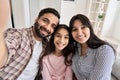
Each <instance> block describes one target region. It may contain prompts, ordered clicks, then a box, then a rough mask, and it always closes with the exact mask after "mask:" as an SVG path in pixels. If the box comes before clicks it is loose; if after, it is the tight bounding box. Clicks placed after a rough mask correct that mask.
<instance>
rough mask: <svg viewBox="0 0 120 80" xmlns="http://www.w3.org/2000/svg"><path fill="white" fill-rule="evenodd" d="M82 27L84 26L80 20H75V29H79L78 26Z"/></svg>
mask: <svg viewBox="0 0 120 80" xmlns="http://www.w3.org/2000/svg"><path fill="white" fill-rule="evenodd" d="M81 25H83V24H82V22H81V21H80V20H75V21H74V23H73V27H77V26H81Z"/></svg>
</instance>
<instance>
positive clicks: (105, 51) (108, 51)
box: [97, 45, 115, 57]
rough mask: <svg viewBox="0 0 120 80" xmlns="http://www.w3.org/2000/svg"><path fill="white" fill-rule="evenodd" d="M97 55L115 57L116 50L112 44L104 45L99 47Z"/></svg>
mask: <svg viewBox="0 0 120 80" xmlns="http://www.w3.org/2000/svg"><path fill="white" fill-rule="evenodd" d="M97 56H108V57H110V56H111V57H114V56H115V52H114V50H113V48H112V47H111V46H110V45H102V46H100V47H99V48H98V49H97Z"/></svg>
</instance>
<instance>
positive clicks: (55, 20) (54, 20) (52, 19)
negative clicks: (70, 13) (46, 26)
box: [40, 13, 59, 24]
mask: <svg viewBox="0 0 120 80" xmlns="http://www.w3.org/2000/svg"><path fill="white" fill-rule="evenodd" d="M40 18H46V19H48V20H49V21H50V22H51V23H54V24H58V22H59V19H58V17H57V16H55V15H54V14H52V13H45V14H43V15H42V16H41V17H40Z"/></svg>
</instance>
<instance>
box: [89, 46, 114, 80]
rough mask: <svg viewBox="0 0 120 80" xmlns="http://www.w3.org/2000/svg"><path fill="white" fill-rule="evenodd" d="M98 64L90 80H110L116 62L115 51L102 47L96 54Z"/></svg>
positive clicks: (108, 47)
mask: <svg viewBox="0 0 120 80" xmlns="http://www.w3.org/2000/svg"><path fill="white" fill-rule="evenodd" d="M95 60H96V63H95V68H94V70H93V72H92V73H91V74H90V78H89V80H110V78H111V71H112V65H113V63H114V60H115V55H114V51H113V49H112V48H111V47H110V46H108V45H105V46H101V47H100V48H99V49H98V53H97V54H96V59H95Z"/></svg>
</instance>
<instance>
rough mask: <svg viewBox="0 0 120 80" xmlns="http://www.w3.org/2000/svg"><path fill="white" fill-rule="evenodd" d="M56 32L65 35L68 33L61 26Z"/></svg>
mask: <svg viewBox="0 0 120 80" xmlns="http://www.w3.org/2000/svg"><path fill="white" fill-rule="evenodd" d="M56 34H63V35H66V34H69V33H68V31H67V30H66V29H64V28H61V29H59V30H58V31H57V32H56Z"/></svg>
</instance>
